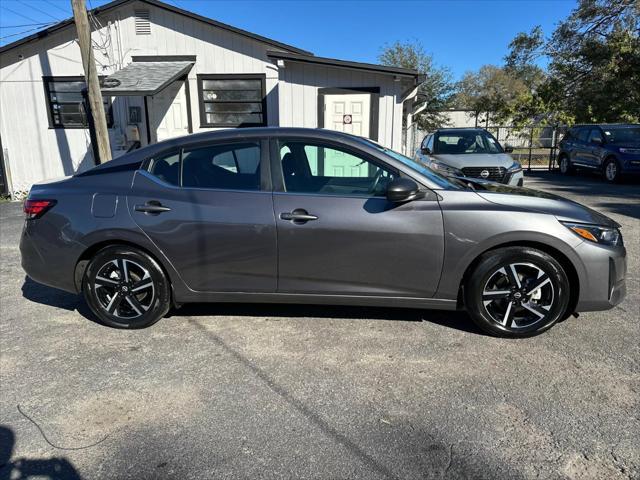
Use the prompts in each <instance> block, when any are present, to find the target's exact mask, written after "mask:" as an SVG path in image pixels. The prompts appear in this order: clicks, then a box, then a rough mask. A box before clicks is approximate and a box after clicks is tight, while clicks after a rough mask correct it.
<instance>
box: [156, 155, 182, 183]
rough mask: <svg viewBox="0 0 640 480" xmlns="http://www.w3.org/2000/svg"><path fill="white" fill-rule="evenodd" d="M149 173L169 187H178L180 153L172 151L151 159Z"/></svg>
mask: <svg viewBox="0 0 640 480" xmlns="http://www.w3.org/2000/svg"><path fill="white" fill-rule="evenodd" d="M149 173H151V174H152V175H154V176H155V177H157V178H159V179H160V180H162V181H163V182H166V183H168V184H170V185H176V186H180V152H179V151H178V150H172V151H171V152H165V153H162V154H160V155H158V156H157V157H154V158H152V159H151V161H150V162H149Z"/></svg>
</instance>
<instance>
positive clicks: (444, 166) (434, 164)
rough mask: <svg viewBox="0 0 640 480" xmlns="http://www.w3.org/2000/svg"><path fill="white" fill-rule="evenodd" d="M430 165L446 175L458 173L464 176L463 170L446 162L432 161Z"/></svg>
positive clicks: (457, 174)
mask: <svg viewBox="0 0 640 480" xmlns="http://www.w3.org/2000/svg"><path fill="white" fill-rule="evenodd" d="M429 166H430V167H431V168H433V169H434V170H436V171H437V172H440V173H442V174H444V175H456V176H459V177H464V173H462V171H460V170H458V169H457V168H453V167H450V166H449V165H447V164H444V163H438V162H433V161H432V162H431V164H430V165H429Z"/></svg>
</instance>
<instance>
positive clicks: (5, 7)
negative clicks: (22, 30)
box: [3, 5, 38, 22]
mask: <svg viewBox="0 0 640 480" xmlns="http://www.w3.org/2000/svg"><path fill="white" fill-rule="evenodd" d="M3 8H4V9H5V10H7V11H9V12H11V13H13V14H14V15H18V16H19V17H22V18H24V19H26V20H29V21H30V22H38V20H36V19H35V18H30V17H27V16H26V15H23V14H22V13H18V12H16V11H15V10H11V9H10V8H7V6H6V5H3Z"/></svg>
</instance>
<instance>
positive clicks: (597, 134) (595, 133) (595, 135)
mask: <svg viewBox="0 0 640 480" xmlns="http://www.w3.org/2000/svg"><path fill="white" fill-rule="evenodd" d="M594 140H595V141H598V140H599V141H600V143H603V142H604V138H602V132H601V131H600V129H599V128H594V129H592V130H591V133H590V134H589V143H591V142H593V141H594Z"/></svg>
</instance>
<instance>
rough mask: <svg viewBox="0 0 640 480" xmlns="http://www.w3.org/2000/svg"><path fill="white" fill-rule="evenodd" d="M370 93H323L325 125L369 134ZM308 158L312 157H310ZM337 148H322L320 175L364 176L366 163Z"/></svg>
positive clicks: (357, 133)
mask: <svg viewBox="0 0 640 480" xmlns="http://www.w3.org/2000/svg"><path fill="white" fill-rule="evenodd" d="M370 113H371V95H369V94H368V93H354V94H351V93H349V94H338V95H325V96H324V128H328V129H330V130H337V131H339V132H345V133H350V134H352V135H358V136H359V137H366V138H369V134H370V132H371V125H370ZM310 160H311V159H310ZM354 160H356V159H355V157H353V156H351V155H348V154H346V153H343V152H340V151H338V150H331V149H329V150H325V151H324V161H323V162H321V163H320V165H322V167H323V171H322V172H320V175H330V176H337V177H344V176H347V177H366V176H367V175H368V174H369V172H368V169H367V163H366V162H362V161H354Z"/></svg>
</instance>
